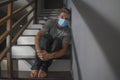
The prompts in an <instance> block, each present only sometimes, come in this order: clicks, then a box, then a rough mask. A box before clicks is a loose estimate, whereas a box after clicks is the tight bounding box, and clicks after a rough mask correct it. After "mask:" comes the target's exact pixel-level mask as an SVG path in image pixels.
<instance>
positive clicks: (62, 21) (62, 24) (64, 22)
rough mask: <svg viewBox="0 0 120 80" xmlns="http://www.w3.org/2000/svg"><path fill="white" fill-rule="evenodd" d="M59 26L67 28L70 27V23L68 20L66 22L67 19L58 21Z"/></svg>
mask: <svg viewBox="0 0 120 80" xmlns="http://www.w3.org/2000/svg"><path fill="white" fill-rule="evenodd" d="M58 24H59V25H60V26H61V27H66V26H68V24H69V22H68V20H65V19H58Z"/></svg>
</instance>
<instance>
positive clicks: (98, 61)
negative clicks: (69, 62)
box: [69, 0, 120, 80]
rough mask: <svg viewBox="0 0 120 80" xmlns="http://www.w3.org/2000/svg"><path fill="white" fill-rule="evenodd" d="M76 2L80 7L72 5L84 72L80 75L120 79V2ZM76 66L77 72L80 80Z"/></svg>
mask: <svg viewBox="0 0 120 80" xmlns="http://www.w3.org/2000/svg"><path fill="white" fill-rule="evenodd" d="M72 1H74V2H75V5H77V7H78V8H76V6H75V5H74V4H69V7H71V8H72V31H73V35H74V39H75V45H76V51H77V56H78V62H79V66H80V73H81V74H80V75H79V77H80V78H81V80H120V77H119V76H120V68H119V67H120V63H119V61H120V54H119V53H120V49H119V48H120V27H119V26H120V20H119V18H120V15H119V14H120V9H119V4H120V1H119V0H72ZM73 54H74V53H73ZM73 58H74V56H73ZM73 62H75V59H73ZM74 64H75V63H74ZM75 65H76V64H75ZM75 65H73V70H74V69H75V70H74V71H73V72H74V77H75V78H76V79H75V80H77V78H78V76H77V70H76V68H77V67H76V66H75ZM75 71H76V72H75Z"/></svg>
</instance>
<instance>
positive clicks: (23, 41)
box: [17, 36, 35, 45]
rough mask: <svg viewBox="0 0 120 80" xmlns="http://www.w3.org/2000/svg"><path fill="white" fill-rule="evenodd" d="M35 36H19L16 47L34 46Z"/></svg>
mask: <svg viewBox="0 0 120 80" xmlns="http://www.w3.org/2000/svg"><path fill="white" fill-rule="evenodd" d="M34 40H35V36H20V37H19V38H18V40H17V45H35V42H34Z"/></svg>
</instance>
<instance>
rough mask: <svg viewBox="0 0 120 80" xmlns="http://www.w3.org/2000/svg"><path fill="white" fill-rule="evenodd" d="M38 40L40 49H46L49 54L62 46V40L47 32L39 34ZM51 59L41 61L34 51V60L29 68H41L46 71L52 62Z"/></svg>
mask: <svg viewBox="0 0 120 80" xmlns="http://www.w3.org/2000/svg"><path fill="white" fill-rule="evenodd" d="M39 42H40V44H39V46H40V48H41V50H46V51H47V52H48V53H49V54H50V53H52V52H55V51H59V50H60V49H61V48H62V40H61V39H60V38H58V37H55V38H53V37H52V36H51V35H49V34H45V35H43V36H41V37H40V40H39ZM52 61H53V59H50V60H48V61H42V60H41V59H40V58H39V57H38V55H37V53H36V58H35V62H34V64H33V65H32V68H31V69H32V70H40V69H42V70H44V71H45V72H47V71H48V68H49V66H50V65H51V64H52Z"/></svg>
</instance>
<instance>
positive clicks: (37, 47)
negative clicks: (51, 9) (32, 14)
mask: <svg viewBox="0 0 120 80" xmlns="http://www.w3.org/2000/svg"><path fill="white" fill-rule="evenodd" d="M44 33H45V30H44V29H41V30H40V31H39V32H38V34H37V35H36V37H35V49H36V52H37V53H38V52H41V48H40V42H39V40H40V37H41V36H42V35H43V34H44Z"/></svg>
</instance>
